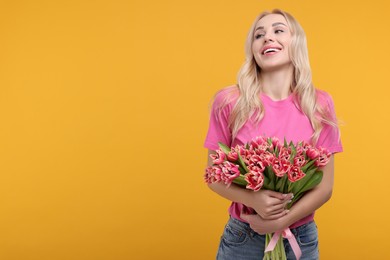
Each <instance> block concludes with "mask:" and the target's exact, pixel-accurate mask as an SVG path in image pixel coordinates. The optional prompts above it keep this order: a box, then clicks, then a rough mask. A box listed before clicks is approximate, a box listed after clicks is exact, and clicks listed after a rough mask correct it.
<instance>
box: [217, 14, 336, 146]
mask: <svg viewBox="0 0 390 260" xmlns="http://www.w3.org/2000/svg"><path fill="white" fill-rule="evenodd" d="M269 14H280V15H283V16H284V18H285V19H286V21H287V24H288V27H289V29H290V31H291V33H292V40H291V43H290V47H289V56H290V59H291V61H292V64H293V67H294V72H293V74H294V75H293V80H292V82H291V86H290V90H291V92H292V93H293V94H294V97H295V98H294V102H295V103H296V106H297V107H298V108H299V109H300V110H301V111H302V112H303V113H304V114H305V115H306V116H307V117H308V118H309V120H310V122H311V125H312V127H313V129H314V133H313V135H312V137H311V142H312V143H313V144H316V143H317V141H318V138H319V136H320V133H321V130H322V128H323V124H328V125H331V126H333V127H338V126H337V122H336V119H335V118H332V116H331V115H330V114H329V113H328V111H327V109H325V108H323V107H321V106H320V105H319V104H318V103H317V95H316V89H315V87H314V85H313V83H312V74H311V68H310V63H309V55H308V51H307V42H306V35H305V32H304V31H303V29H302V27H301V25H300V24H299V23H298V21H296V20H295V18H294V17H293V16H292V15H290V14H289V13H287V12H285V11H282V10H280V9H274V10H272V12H268V11H265V12H262V13H261V14H259V15H258V16H257V17H256V19H255V21H254V23H253V24H252V26H251V28H250V30H249V33H248V37H247V40H246V44H245V53H246V60H245V62H244V64H243V65H242V67H241V69H240V70H239V73H238V75H237V85H235V86H231V87H228V90H229V91H228V93H229V92H230V94H232V95H227V96H226V98H225V100H224V102H222V104H221V106H220V108H222V107H223V106H225V105H227V103H228V102H229V101H231V97H232V96H237V95H234V94H237V93H239V95H238V98H237V102H236V104H235V106H234V108H233V110H232V112H231V114H230V118H229V128H230V130H231V132H232V136H233V138H235V137H236V135H237V133H238V131H239V130H240V129H241V127H242V126H243V125H244V124H245V122H246V121H247V120H248V119H249V118H252V117H253V119H254V122H255V123H258V122H260V120H261V119H262V118H263V116H264V106H263V104H262V102H261V100H260V98H259V94H260V93H261V92H262V86H261V84H260V82H259V78H260V74H261V68H260V67H259V66H258V64H257V63H256V61H255V58H254V55H253V52H252V43H253V41H254V31H255V27H256V24H257V22H258V21H259V20H260V19H261V18H263V17H264V16H266V15H269ZM225 90H226V89H225Z"/></svg>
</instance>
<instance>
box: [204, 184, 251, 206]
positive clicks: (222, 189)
mask: <svg viewBox="0 0 390 260" xmlns="http://www.w3.org/2000/svg"><path fill="white" fill-rule="evenodd" d="M208 186H209V188H210V189H211V190H212V191H214V192H215V193H217V194H219V195H220V196H222V197H224V198H226V199H228V200H230V201H234V202H238V203H241V204H244V205H246V206H250V205H249V204H251V203H250V201H251V193H253V192H251V191H250V190H246V189H243V188H240V187H238V186H237V185H236V184H234V183H232V184H231V185H230V187H227V186H226V185H225V184H224V183H220V182H218V183H210V184H208Z"/></svg>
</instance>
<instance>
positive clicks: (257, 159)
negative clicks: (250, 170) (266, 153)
mask: <svg viewBox="0 0 390 260" xmlns="http://www.w3.org/2000/svg"><path fill="white" fill-rule="evenodd" d="M249 166H256V167H258V168H259V169H260V170H261V171H262V172H263V171H264V170H265V166H264V163H263V160H262V158H261V156H259V155H253V156H252V157H251V158H250V159H249Z"/></svg>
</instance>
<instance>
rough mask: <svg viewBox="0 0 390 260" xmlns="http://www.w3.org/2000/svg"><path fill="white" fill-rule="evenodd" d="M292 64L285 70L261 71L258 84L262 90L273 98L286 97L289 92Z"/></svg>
mask: <svg viewBox="0 0 390 260" xmlns="http://www.w3.org/2000/svg"><path fill="white" fill-rule="evenodd" d="M292 80H293V66H291V67H289V68H288V69H286V70H275V71H262V72H261V74H260V84H261V87H262V92H263V93H264V94H266V95H267V96H269V97H270V98H271V99H273V100H281V99H285V98H287V97H288V96H289V95H290V94H291V85H292Z"/></svg>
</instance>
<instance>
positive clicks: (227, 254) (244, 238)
mask: <svg viewBox="0 0 390 260" xmlns="http://www.w3.org/2000/svg"><path fill="white" fill-rule="evenodd" d="M291 232H292V233H293V234H294V236H295V238H296V240H297V242H298V245H299V247H300V249H301V251H302V257H301V260H316V259H318V257H319V256H318V232H317V225H316V224H315V222H314V221H311V222H309V223H306V224H304V225H302V226H299V227H297V228H293V229H291ZM283 243H284V248H285V250H286V255H287V259H289V260H290V259H291V260H292V259H296V258H295V255H294V252H293V250H292V248H291V246H290V243H289V242H288V240H287V239H285V238H284V239H283ZM264 250H265V235H259V234H258V233H256V232H255V231H253V230H252V229H251V228H250V226H249V224H247V223H245V222H242V221H240V220H238V219H235V218H232V217H230V219H229V221H228V223H227V224H226V226H225V230H224V232H223V235H222V237H221V241H220V244H219V249H218V254H217V260H262V259H263V256H264Z"/></svg>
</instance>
